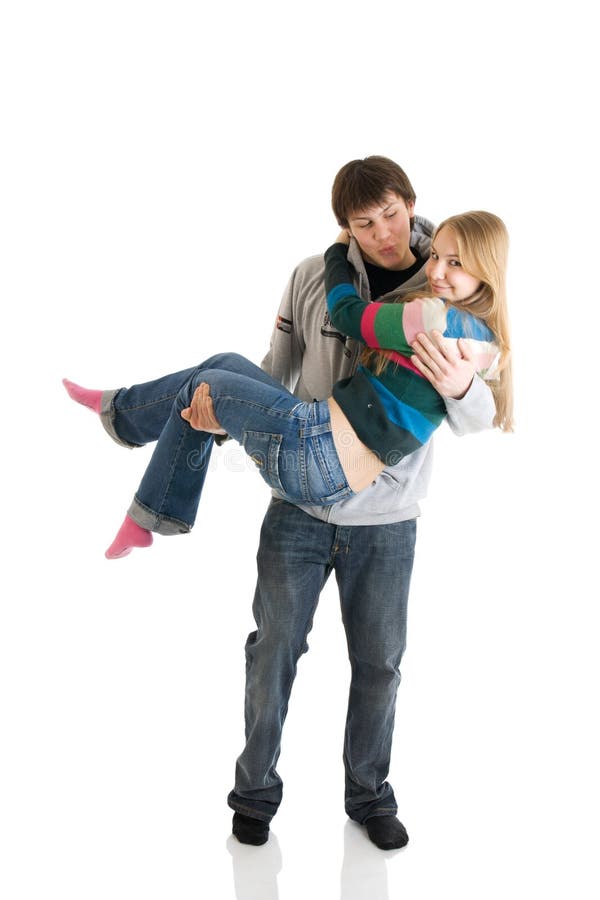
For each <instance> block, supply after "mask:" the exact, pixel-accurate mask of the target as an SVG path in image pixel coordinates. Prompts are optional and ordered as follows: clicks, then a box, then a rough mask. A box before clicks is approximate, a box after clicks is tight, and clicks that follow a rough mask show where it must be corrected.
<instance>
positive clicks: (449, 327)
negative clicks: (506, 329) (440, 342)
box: [444, 306, 495, 342]
mask: <svg viewBox="0 0 600 900" xmlns="http://www.w3.org/2000/svg"><path fill="white" fill-rule="evenodd" d="M446 313H447V316H446V330H445V331H444V337H450V338H461V337H464V338H473V339H474V340H476V341H490V342H493V341H494V340H495V338H494V334H493V332H491V331H490V329H489V328H488V327H487V325H486V324H485V322H482V321H481V319H476V318H475V316H472V315H471V313H468V312H463V311H462V310H459V309H456V307H454V306H448V307H446Z"/></svg>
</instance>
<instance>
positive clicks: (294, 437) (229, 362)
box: [102, 353, 352, 534]
mask: <svg viewBox="0 0 600 900" xmlns="http://www.w3.org/2000/svg"><path fill="white" fill-rule="evenodd" d="M201 382H206V383H207V384H208V385H209V386H210V393H211V397H212V400H213V405H214V409H215V413H216V416H217V418H218V420H219V421H220V423H221V425H222V427H223V428H224V429H225V430H226V431H227V432H228V433H229V434H230V435H231V436H232V437H234V438H235V439H236V440H237V441H239V442H240V443H241V444H242V446H243V447H244V450H245V451H246V453H247V454H248V455H249V456H250V457H251V458H252V459H253V460H254V462H255V463H256V465H257V466H258V469H259V471H260V474H261V475H262V477H263V479H264V480H265V481H266V482H267V484H268V485H269V487H271V488H272V489H273V490H275V491H276V492H277V493H278V494H280V495H282V496H285V497H287V498H288V499H290V500H292V501H293V502H299V503H319V504H325V505H327V504H331V503H335V502H337V501H338V500H341V499H342V498H343V497H348V496H350V495H351V494H352V489H351V488H350V487H349V485H348V482H347V479H346V477H345V474H344V471H343V469H342V467H341V464H340V461H339V458H338V455H337V453H336V450H335V446H334V442H333V436H332V433H331V422H330V416H329V408H328V405H327V402H326V401H321V402H314V403H303V402H300V401H299V400H298V398H297V397H294V395H293V394H291V393H290V392H289V391H287V390H286V389H285V388H284V387H283V386H282V385H281V384H280V383H279V382H278V381H275V379H273V378H271V376H270V375H267V373H266V372H263V371H262V369H260V368H259V367H258V366H255V365H254V364H253V363H251V362H250V361H249V360H247V359H245V357H243V356H238V355H237V354H235V353H226V354H225V353H224V354H220V355H218V356H213V357H211V358H210V359H208V360H206V361H205V362H204V363H202V364H201V365H199V366H197V367H195V368H191V369H185V370H183V371H181V372H175V373H174V374H172V375H166V376H165V377H163V378H159V379H157V380H155V381H149V382H146V383H145V384H137V385H133V387H130V388H121V389H120V390H118V391H108V392H105V394H104V395H103V398H102V421H103V423H104V425H105V427H106V429H107V431H108V432H109V433H110V434H111V435H112V437H114V438H115V439H116V440H118V441H119V442H120V443H123V444H126V445H127V446H134V447H137V446H141V445H143V444H147V443H149V442H153V441H156V442H157V443H156V447H155V449H154V453H153V454H152V457H151V459H150V462H149V464H148V467H147V469H146V472H145V473H144V476H143V478H142V481H141V483H140V486H139V488H138V490H137V492H136V495H135V497H134V500H133V503H132V505H131V506H130V508H129V515H130V516H131V517H132V518H133V519H134V521H136V522H137V523H138V525H141V526H142V528H147V529H149V530H151V531H157V532H158V533H160V534H178V533H182V532H186V531H189V530H190V529H191V527H192V525H193V524H194V521H195V519H196V513H197V510H198V503H199V501H200V495H201V493H202V488H203V485H204V479H205V477H206V473H207V470H208V464H209V460H210V454H211V451H212V447H213V436H212V435H211V434H207V433H206V432H202V431H197V430H195V429H193V428H192V427H191V426H190V425H189V424H188V422H186V421H185V419H182V418H181V411H182V410H183V409H185V408H186V407H188V406H189V405H190V403H191V400H192V396H193V394H194V391H195V390H196V388H197V387H198V385H199V384H200V383H201Z"/></svg>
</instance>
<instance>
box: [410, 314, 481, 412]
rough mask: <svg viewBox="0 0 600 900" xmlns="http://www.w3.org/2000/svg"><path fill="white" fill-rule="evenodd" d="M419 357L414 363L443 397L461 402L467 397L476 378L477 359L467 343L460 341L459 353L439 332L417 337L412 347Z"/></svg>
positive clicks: (415, 358) (416, 356)
mask: <svg viewBox="0 0 600 900" xmlns="http://www.w3.org/2000/svg"><path fill="white" fill-rule="evenodd" d="M411 346H412V348H413V350H414V352H415V356H411V362H412V363H413V365H415V366H416V367H417V369H418V370H419V372H421V373H422V374H423V375H424V376H425V378H427V380H428V381H430V382H431V384H432V385H433V386H434V388H435V389H436V391H437V392H438V394H441V395H442V397H450V398H452V399H454V400H460V399H461V398H462V397H464V396H465V394H466V393H467V391H468V390H469V388H470V387H471V383H472V381H473V376H474V375H475V361H474V355H473V352H472V351H471V349H470V347H469V345H468V344H467V343H466V341H463V340H462V339H461V340H459V341H458V353H457V352H456V350H455V349H454V347H453V346H452V345H451V344H448V343H446V341H445V340H444V338H443V337H442V335H441V333H440V332H439V331H432V332H431V338H429V337H427V335H426V334H419V335H417V337H416V339H415V341H414V343H413V344H411Z"/></svg>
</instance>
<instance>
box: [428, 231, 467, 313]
mask: <svg viewBox="0 0 600 900" xmlns="http://www.w3.org/2000/svg"><path fill="white" fill-rule="evenodd" d="M425 272H426V274H427V278H428V279H429V284H430V286H431V290H432V291H433V293H434V294H435V295H436V296H437V297H443V298H444V299H445V300H448V301H449V302H450V303H453V302H455V301H457V300H466V299H467V297H470V296H471V294H474V293H475V291H476V290H477V289H478V288H479V286H480V284H481V282H480V281H479V279H478V278H475V276H474V275H469V273H468V272H465V270H464V269H463V267H462V265H461V262H460V259H459V256H458V245H457V243H456V238H455V237H454V235H453V234H452V231H451V230H450V229H449V228H442V229H441V231H438V233H437V234H436V236H435V240H434V241H433V243H432V245H431V256H430V257H429V260H428V262H427V264H426V266H425Z"/></svg>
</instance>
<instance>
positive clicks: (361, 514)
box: [262, 216, 495, 525]
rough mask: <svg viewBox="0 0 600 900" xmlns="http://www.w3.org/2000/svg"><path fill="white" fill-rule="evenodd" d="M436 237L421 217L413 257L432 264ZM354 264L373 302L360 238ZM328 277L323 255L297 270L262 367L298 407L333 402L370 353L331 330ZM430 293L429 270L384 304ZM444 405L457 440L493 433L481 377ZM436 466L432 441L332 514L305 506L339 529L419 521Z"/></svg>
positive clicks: (352, 253)
mask: <svg viewBox="0 0 600 900" xmlns="http://www.w3.org/2000/svg"><path fill="white" fill-rule="evenodd" d="M433 230H434V229H433V225H432V224H431V222H429V221H428V220H427V219H424V218H422V217H421V216H415V221H414V227H413V231H412V234H411V242H410V245H411V250H412V251H413V252H414V253H415V254H418V255H419V256H420V257H422V258H424V259H426V258H428V256H429V247H430V244H431V237H432V234H433ZM348 260H349V261H350V263H351V264H352V266H353V267H354V269H355V280H354V285H355V287H356V289H357V291H358V293H359V294H360V296H361V297H362V298H363V300H365V301H367V302H370V301H371V299H372V298H371V296H370V290H369V282H368V278H367V274H366V271H365V266H364V262H363V259H362V256H361V254H360V250H359V247H358V244H357V243H356V241H355V240H354V239H353V238H352V239H351V241H350V247H349V248H348ZM324 274H325V263H324V260H323V256H322V255H320V256H311V257H309V258H308V259H305V260H304V261H303V262H301V263H300V265H299V266H297V268H296V269H295V270H294V272H293V273H292V277H291V278H290V280H289V282H288V285H287V288H286V291H285V293H284V295H283V299H282V301H281V305H280V307H279V312H278V315H277V319H276V322H275V327H274V329H273V334H272V337H271V345H270V348H269V352H268V353H267V355H266V356H265V358H264V360H263V362H262V368H263V369H264V370H265V371H266V372H269V373H270V374H271V375H272V376H273V377H274V378H277V379H278V381H281V382H282V383H283V384H284V385H285V386H286V387H287V388H288V390H290V391H292V393H293V394H295V395H296V396H297V397H298V399H299V400H307V401H310V400H324V399H325V398H326V397H329V396H330V395H331V389H332V387H333V385H334V384H335V382H336V381H339V380H340V379H341V378H347V377H348V376H349V375H352V374H353V373H354V371H355V370H356V366H357V363H358V357H359V355H360V352H361V350H362V347H363V345H362V344H361V343H360V342H358V341H355V340H353V339H352V338H348V337H346V336H344V335H342V334H340V333H339V332H338V331H336V330H335V328H334V327H333V326H332V325H331V322H330V321H329V315H328V312H327V302H326V297H325V283H324ZM426 285H427V279H426V277H425V266H424V265H423V267H422V268H421V269H419V271H418V272H416V273H415V274H414V275H413V276H412V277H411V278H410V279H409V280H408V281H407V282H405V283H404V284H403V285H401V287H399V288H397V289H396V290H394V291H392V292H390V293H389V294H385V295H384V297H378V298H377V299H378V300H384V301H389V302H393V301H394V300H396V299H398V297H401V296H404V295H406V294H408V293H409V292H411V291H415V290H421V289H423V288H425V287H426ZM444 399H445V403H446V407H447V409H448V418H447V419H446V421H447V422H448V424H449V426H450V428H451V429H452V431H453V432H454V433H455V434H458V435H462V434H467V433H469V432H475V431H481V430H483V429H485V428H491V427H492V421H493V418H494V414H495V407H494V401H493V397H492V394H491V391H490V389H489V388H488V387H487V385H486V384H485V383H484V382H483V381H482V379H481V378H479V376H478V375H476V376H475V378H474V379H473V383H472V385H471V387H470V388H469V390H468V391H467V393H466V395H465V396H464V397H463V398H462V399H461V400H452V399H450V398H444ZM432 461H433V441H432V440H430V441H429V442H428V443H427V444H425V445H424V446H423V447H420V448H419V449H418V450H416V451H415V452H414V453H411V454H410V455H409V456H406V457H405V458H404V459H403V460H402V461H401V462H400V463H398V465H396V466H393V467H390V468H388V469H385V470H384V471H383V472H382V473H381V475H379V477H378V478H377V479H376V481H374V482H373V483H372V484H371V485H370V486H369V487H367V488H365V490H363V491H360V492H359V493H358V494H355V495H354V496H352V497H350V498H348V499H346V500H341V501H340V502H339V503H336V504H335V505H333V506H311V505H302V504H299V505H301V507H302V509H304V510H305V512H307V513H309V514H310V515H312V516H315V517H316V518H318V519H321V520H322V521H324V522H330V523H331V524H334V525H384V524H389V523H391V522H400V521H403V520H405V519H412V518H414V517H415V516H418V515H419V513H420V510H419V505H418V501H419V500H422V499H423V498H424V497H425V496H426V494H427V486H428V484H429V479H430V476H431V466H432Z"/></svg>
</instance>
